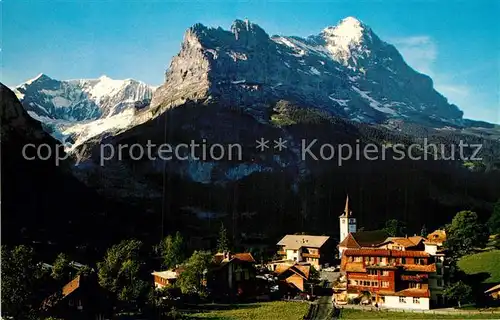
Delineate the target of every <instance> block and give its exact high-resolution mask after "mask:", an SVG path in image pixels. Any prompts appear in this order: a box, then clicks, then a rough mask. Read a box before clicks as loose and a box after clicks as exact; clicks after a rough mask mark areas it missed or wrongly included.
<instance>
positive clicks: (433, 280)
mask: <svg viewBox="0 0 500 320" xmlns="http://www.w3.org/2000/svg"><path fill="white" fill-rule="evenodd" d="M445 241H446V232H445V231H444V230H436V231H434V232H432V233H431V234H429V235H427V239H426V240H425V241H424V246H425V252H427V253H428V254H430V255H431V256H432V257H433V258H434V261H435V263H436V272H435V273H433V274H431V275H430V277H429V289H430V290H431V301H432V302H433V303H434V304H435V305H443V304H445V303H446V299H445V298H444V295H443V291H444V287H445V286H446V284H447V281H446V279H447V277H446V275H445V271H446V265H445V250H444V248H443V244H444V242H445Z"/></svg>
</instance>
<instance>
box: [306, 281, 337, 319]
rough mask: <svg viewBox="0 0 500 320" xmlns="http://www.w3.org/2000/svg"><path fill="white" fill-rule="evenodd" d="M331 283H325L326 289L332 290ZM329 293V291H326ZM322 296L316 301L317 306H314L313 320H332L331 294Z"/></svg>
mask: <svg viewBox="0 0 500 320" xmlns="http://www.w3.org/2000/svg"><path fill="white" fill-rule="evenodd" d="M330 287H331V283H330V282H329V281H325V285H324V288H330ZM326 292H329V291H326ZM326 292H325V295H322V296H320V297H319V298H318V300H316V302H315V304H316V306H312V307H313V308H314V309H313V312H312V314H311V319H315V320H326V319H328V320H330V319H332V318H331V317H332V309H333V305H332V297H331V295H330V294H326Z"/></svg>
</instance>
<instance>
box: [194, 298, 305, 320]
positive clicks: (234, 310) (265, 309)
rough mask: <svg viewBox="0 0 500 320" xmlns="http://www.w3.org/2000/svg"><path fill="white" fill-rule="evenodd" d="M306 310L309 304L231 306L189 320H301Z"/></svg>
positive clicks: (280, 303)
mask: <svg viewBox="0 0 500 320" xmlns="http://www.w3.org/2000/svg"><path fill="white" fill-rule="evenodd" d="M308 310H309V303H303V302H285V301H275V302H263V303H250V304H241V305H232V306H231V309H227V310H212V311H207V312H203V313H196V314H190V315H189V318H190V319H191V318H192V319H221V320H233V319H238V320H270V319H273V320H301V319H303V318H304V316H305V315H306V313H307V311H308Z"/></svg>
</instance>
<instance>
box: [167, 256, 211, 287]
mask: <svg viewBox="0 0 500 320" xmlns="http://www.w3.org/2000/svg"><path fill="white" fill-rule="evenodd" d="M211 261H212V254H211V253H210V252H208V251H195V252H194V253H193V255H192V256H191V257H189V259H188V260H187V261H186V262H185V263H184V265H183V269H184V270H183V271H182V273H181V274H180V275H179V277H178V278H177V282H176V283H177V285H178V286H179V288H180V289H181V290H182V293H185V294H186V293H198V294H200V293H202V292H203V291H204V290H203V280H206V279H204V276H205V275H206V274H207V272H208V269H209V267H210V262H211Z"/></svg>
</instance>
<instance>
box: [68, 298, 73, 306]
mask: <svg viewBox="0 0 500 320" xmlns="http://www.w3.org/2000/svg"><path fill="white" fill-rule="evenodd" d="M68 305H69V306H70V307H72V306H74V305H75V302H74V301H73V299H69V301H68Z"/></svg>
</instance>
